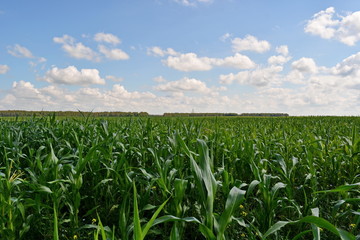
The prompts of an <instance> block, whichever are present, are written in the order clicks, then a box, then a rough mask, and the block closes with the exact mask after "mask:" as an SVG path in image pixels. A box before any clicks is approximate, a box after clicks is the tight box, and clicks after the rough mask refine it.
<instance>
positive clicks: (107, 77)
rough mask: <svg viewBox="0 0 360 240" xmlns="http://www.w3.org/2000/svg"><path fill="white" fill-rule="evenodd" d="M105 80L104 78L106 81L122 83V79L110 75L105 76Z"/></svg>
mask: <svg viewBox="0 0 360 240" xmlns="http://www.w3.org/2000/svg"><path fill="white" fill-rule="evenodd" d="M105 78H106V79H107V80H111V81H113V82H122V81H124V78H122V77H115V76H112V75H107V76H105Z"/></svg>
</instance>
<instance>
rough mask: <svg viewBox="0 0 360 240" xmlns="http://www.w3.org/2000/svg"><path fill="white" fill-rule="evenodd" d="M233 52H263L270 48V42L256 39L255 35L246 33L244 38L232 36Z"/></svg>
mask: <svg viewBox="0 0 360 240" xmlns="http://www.w3.org/2000/svg"><path fill="white" fill-rule="evenodd" d="M231 42H232V48H233V50H234V52H242V51H254V52H258V53H264V52H266V51H268V50H270V47H271V45H270V43H269V42H268V41H265V40H258V39H257V38H256V37H254V36H251V35H246V36H245V38H234V39H233V40H232V41H231Z"/></svg>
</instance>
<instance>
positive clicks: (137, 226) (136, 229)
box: [133, 181, 142, 240]
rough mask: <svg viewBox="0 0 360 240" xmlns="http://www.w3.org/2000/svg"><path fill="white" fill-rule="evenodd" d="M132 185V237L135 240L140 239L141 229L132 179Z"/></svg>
mask: <svg viewBox="0 0 360 240" xmlns="http://www.w3.org/2000/svg"><path fill="white" fill-rule="evenodd" d="M133 187H134V238H135V240H141V239H142V231H141V225H140V217H139V208H138V203H137V191H136V186H135V181H133Z"/></svg>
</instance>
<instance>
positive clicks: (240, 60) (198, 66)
mask: <svg viewBox="0 0 360 240" xmlns="http://www.w3.org/2000/svg"><path fill="white" fill-rule="evenodd" d="M162 62H163V63H164V64H165V65H166V66H168V67H170V68H173V69H176V70H179V71H183V72H191V71H209V70H211V69H212V68H213V67H214V66H218V67H232V68H238V69H250V68H254V67H255V66H256V64H255V63H254V62H253V61H252V60H251V59H250V58H249V57H247V56H245V55H242V54H240V53H236V54H235V55H234V56H229V57H225V58H210V57H198V55H197V54H196V53H182V54H180V53H179V54H177V55H176V56H168V57H167V59H164V60H163V61H162Z"/></svg>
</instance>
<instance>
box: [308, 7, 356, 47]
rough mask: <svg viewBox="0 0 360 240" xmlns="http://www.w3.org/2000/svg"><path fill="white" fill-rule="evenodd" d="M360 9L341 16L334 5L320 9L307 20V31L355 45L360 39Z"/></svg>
mask: <svg viewBox="0 0 360 240" xmlns="http://www.w3.org/2000/svg"><path fill="white" fill-rule="evenodd" d="M359 23H360V11H357V12H353V13H349V14H348V15H346V16H341V15H339V14H336V13H335V8H334V7H329V8H327V9H325V10H323V11H320V12H318V13H316V14H314V16H313V17H312V19H310V20H308V21H307V24H306V25H305V28H304V30H305V32H306V33H310V34H313V35H317V36H320V37H321V38H324V39H336V40H338V41H340V42H342V43H344V44H346V45H349V46H354V45H355V44H356V42H358V41H359V40H360V24H359Z"/></svg>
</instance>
